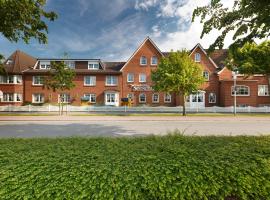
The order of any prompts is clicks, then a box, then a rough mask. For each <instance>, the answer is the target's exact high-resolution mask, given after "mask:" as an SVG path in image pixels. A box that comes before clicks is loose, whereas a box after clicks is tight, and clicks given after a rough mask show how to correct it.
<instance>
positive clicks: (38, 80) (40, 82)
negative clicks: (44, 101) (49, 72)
mask: <svg viewBox="0 0 270 200" xmlns="http://www.w3.org/2000/svg"><path fill="white" fill-rule="evenodd" d="M43 83H44V77H43V76H33V85H43Z"/></svg>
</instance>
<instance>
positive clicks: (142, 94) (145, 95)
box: [139, 93, 147, 103]
mask: <svg viewBox="0 0 270 200" xmlns="http://www.w3.org/2000/svg"><path fill="white" fill-rule="evenodd" d="M141 95H144V96H145V101H141ZM146 98H147V97H146V94H145V93H140V94H139V103H146Z"/></svg>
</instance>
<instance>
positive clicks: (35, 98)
mask: <svg viewBox="0 0 270 200" xmlns="http://www.w3.org/2000/svg"><path fill="white" fill-rule="evenodd" d="M32 102H33V103H44V94H40V93H38V94H33V95H32Z"/></svg>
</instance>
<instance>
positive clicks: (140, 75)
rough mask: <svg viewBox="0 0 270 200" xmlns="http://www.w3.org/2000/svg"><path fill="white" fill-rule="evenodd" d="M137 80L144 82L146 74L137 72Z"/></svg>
mask: <svg viewBox="0 0 270 200" xmlns="http://www.w3.org/2000/svg"><path fill="white" fill-rule="evenodd" d="M139 82H140V83H145V82H146V74H143V73H141V74H139Z"/></svg>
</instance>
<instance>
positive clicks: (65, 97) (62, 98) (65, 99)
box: [58, 93, 70, 103]
mask: <svg viewBox="0 0 270 200" xmlns="http://www.w3.org/2000/svg"><path fill="white" fill-rule="evenodd" d="M58 102H62V103H70V94H66V93H63V94H59V95H58Z"/></svg>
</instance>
